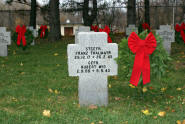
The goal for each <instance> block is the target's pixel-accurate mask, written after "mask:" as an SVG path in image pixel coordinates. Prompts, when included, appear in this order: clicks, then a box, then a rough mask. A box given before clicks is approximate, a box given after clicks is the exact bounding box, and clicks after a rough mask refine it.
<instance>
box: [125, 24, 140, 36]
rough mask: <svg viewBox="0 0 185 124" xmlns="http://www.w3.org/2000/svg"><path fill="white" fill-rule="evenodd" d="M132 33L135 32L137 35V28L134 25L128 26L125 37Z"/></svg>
mask: <svg viewBox="0 0 185 124" xmlns="http://www.w3.org/2000/svg"><path fill="white" fill-rule="evenodd" d="M132 32H136V33H137V34H138V28H137V27H135V25H128V27H127V28H126V35H127V36H129V35H130V34H131V33H132Z"/></svg>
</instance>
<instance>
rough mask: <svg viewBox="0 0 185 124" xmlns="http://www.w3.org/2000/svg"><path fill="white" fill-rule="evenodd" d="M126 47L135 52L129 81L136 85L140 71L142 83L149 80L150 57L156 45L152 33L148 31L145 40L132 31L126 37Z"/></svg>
mask: <svg viewBox="0 0 185 124" xmlns="http://www.w3.org/2000/svg"><path fill="white" fill-rule="evenodd" d="M128 47H129V48H130V50H131V51H132V52H133V53H134V54H136V55H135V60H134V66H133V70H132V75H131V78H130V83H131V84H133V85H135V86H137V85H138V82H139V78H140V75H141V72H142V77H143V84H144V85H145V84H147V83H149V82H150V59H149V55H150V54H152V53H153V52H154V50H155V48H156V47H157V42H156V39H155V37H154V35H153V34H152V33H151V32H150V33H149V34H148V36H147V37H146V39H145V40H141V39H140V38H139V37H138V35H137V34H136V33H135V32H132V33H131V35H130V36H129V38H128Z"/></svg>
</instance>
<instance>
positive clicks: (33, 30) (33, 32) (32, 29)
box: [27, 26, 38, 46]
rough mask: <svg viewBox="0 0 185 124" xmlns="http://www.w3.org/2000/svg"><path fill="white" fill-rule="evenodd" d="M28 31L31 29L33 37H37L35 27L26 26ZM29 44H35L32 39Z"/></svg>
mask: <svg viewBox="0 0 185 124" xmlns="http://www.w3.org/2000/svg"><path fill="white" fill-rule="evenodd" d="M27 28H28V29H29V30H30V31H32V34H33V36H34V38H36V37H38V32H37V30H36V29H34V28H33V27H32V26H29V27H27ZM31 45H32V46H33V45H35V40H33V42H32V43H31Z"/></svg>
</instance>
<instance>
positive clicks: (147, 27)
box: [142, 23, 151, 31]
mask: <svg viewBox="0 0 185 124" xmlns="http://www.w3.org/2000/svg"><path fill="white" fill-rule="evenodd" d="M142 27H143V29H144V30H146V29H148V30H149V31H150V30H151V28H150V26H149V24H147V23H143V24H142Z"/></svg>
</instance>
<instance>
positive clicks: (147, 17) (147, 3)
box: [145, 0, 150, 25]
mask: <svg viewBox="0 0 185 124" xmlns="http://www.w3.org/2000/svg"><path fill="white" fill-rule="evenodd" d="M145 23H148V24H149V25H150V1H149V0H145Z"/></svg>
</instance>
